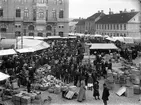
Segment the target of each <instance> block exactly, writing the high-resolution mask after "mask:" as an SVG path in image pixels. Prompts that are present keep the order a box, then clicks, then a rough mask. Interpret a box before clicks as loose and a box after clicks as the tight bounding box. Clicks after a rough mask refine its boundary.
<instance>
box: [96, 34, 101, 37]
mask: <svg viewBox="0 0 141 105" xmlns="http://www.w3.org/2000/svg"><path fill="white" fill-rule="evenodd" d="M94 36H95V37H102V35H100V34H95V35H94Z"/></svg>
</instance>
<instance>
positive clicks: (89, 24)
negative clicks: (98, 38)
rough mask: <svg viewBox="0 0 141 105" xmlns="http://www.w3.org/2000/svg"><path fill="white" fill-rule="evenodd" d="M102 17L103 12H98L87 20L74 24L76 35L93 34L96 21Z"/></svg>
mask: <svg viewBox="0 0 141 105" xmlns="http://www.w3.org/2000/svg"><path fill="white" fill-rule="evenodd" d="M103 15H105V14H104V13H103V11H101V12H100V11H98V13H95V14H93V15H92V16H90V17H88V18H87V19H85V20H84V19H82V20H80V21H79V22H78V23H77V24H76V33H88V34H95V32H96V25H95V22H96V21H98V20H99V19H100V18H101V17H102V16H103Z"/></svg>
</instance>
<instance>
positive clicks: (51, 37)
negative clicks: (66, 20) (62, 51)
mask: <svg viewBox="0 0 141 105" xmlns="http://www.w3.org/2000/svg"><path fill="white" fill-rule="evenodd" d="M57 38H61V37H60V36H48V37H47V39H57Z"/></svg>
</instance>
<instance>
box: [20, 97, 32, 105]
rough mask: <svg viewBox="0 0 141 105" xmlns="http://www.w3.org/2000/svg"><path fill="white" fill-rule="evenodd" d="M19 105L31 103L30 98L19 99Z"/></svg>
mask: <svg viewBox="0 0 141 105" xmlns="http://www.w3.org/2000/svg"><path fill="white" fill-rule="evenodd" d="M21 103H26V104H29V103H31V97H29V96H23V97H22V98H21Z"/></svg>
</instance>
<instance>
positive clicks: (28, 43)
mask: <svg viewBox="0 0 141 105" xmlns="http://www.w3.org/2000/svg"><path fill="white" fill-rule="evenodd" d="M39 45H40V47H41V48H42V47H45V48H48V47H50V45H49V44H48V43H46V42H44V41H41V40H35V39H23V48H33V47H35V46H39ZM18 48H21V40H19V41H18ZM36 50H37V49H36Z"/></svg>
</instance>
